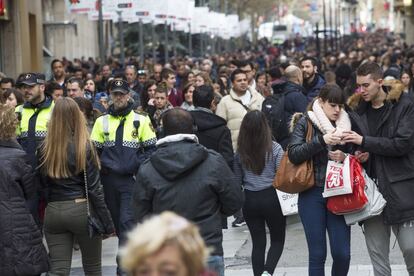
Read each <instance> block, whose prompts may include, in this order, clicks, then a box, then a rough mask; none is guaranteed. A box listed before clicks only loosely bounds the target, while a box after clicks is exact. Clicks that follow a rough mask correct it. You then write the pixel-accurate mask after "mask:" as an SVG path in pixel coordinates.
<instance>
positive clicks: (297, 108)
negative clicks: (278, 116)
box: [269, 81, 308, 149]
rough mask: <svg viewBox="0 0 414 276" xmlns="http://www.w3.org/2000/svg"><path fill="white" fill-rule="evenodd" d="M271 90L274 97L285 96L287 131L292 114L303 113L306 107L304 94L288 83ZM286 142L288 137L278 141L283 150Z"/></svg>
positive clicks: (301, 89) (273, 87)
mask: <svg viewBox="0 0 414 276" xmlns="http://www.w3.org/2000/svg"><path fill="white" fill-rule="evenodd" d="M272 89H273V94H274V95H275V94H281V93H284V94H285V108H284V123H285V125H286V130H288V129H289V127H290V122H291V119H292V116H293V114H295V113H297V112H300V113H303V112H305V111H306V107H307V106H308V100H307V98H306V96H305V94H304V89H303V87H302V86H300V85H299V84H296V83H293V82H290V81H287V82H282V83H277V84H274V85H273V86H272ZM269 97H272V96H269ZM286 132H288V131H286ZM288 142H289V136H288V137H285V138H283V139H281V141H278V143H279V144H280V145H281V146H282V147H283V148H284V149H286V147H287V144H288Z"/></svg>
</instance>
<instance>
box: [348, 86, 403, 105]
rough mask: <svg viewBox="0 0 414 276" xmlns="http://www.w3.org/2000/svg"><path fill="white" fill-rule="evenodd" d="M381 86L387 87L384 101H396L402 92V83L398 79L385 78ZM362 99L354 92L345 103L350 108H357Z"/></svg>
mask: <svg viewBox="0 0 414 276" xmlns="http://www.w3.org/2000/svg"><path fill="white" fill-rule="evenodd" d="M383 86H385V87H386V88H388V90H389V91H388V93H387V98H386V99H385V101H388V102H393V101H394V102H398V101H399V100H400V98H401V95H402V94H403V93H404V85H403V84H402V83H401V82H400V81H399V80H386V81H384V84H383ZM362 101H363V99H362V97H361V94H360V93H355V94H353V95H352V96H350V97H349V98H348V100H347V104H348V106H349V108H351V110H357V109H358V107H359V106H360V105H361V102H362Z"/></svg>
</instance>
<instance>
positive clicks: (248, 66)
mask: <svg viewBox="0 0 414 276" xmlns="http://www.w3.org/2000/svg"><path fill="white" fill-rule="evenodd" d="M239 68H240V69H241V70H243V71H244V72H245V73H246V76H247V82H248V84H249V89H251V90H253V89H254V90H256V80H255V79H254V78H255V77H256V68H255V66H254V64H253V62H250V61H245V62H242V63H241V64H240V67H239ZM256 91H257V90H256Z"/></svg>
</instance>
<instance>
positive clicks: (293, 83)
mask: <svg viewBox="0 0 414 276" xmlns="http://www.w3.org/2000/svg"><path fill="white" fill-rule="evenodd" d="M284 77H285V78H286V81H283V82H280V83H275V84H273V85H272V89H273V95H270V96H268V97H267V98H266V100H265V101H264V102H263V105H262V111H263V112H264V113H265V115H266V118H267V119H268V121H269V125H270V127H271V129H272V134H273V137H274V138H275V139H276V141H277V142H278V143H279V144H280V145H281V146H282V148H283V149H284V150H286V147H287V145H288V143H289V137H290V132H289V127H290V121H291V118H292V116H293V114H295V113H296V112H301V113H303V112H305V111H306V107H307V105H308V100H307V99H306V96H305V95H304V93H303V90H304V89H303V87H302V82H303V79H302V72H301V70H300V68H299V67H297V66H295V65H289V66H288V67H287V68H286V69H285V74H284ZM279 101H280V102H279Z"/></svg>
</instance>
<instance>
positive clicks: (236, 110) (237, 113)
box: [216, 89, 264, 151]
mask: <svg viewBox="0 0 414 276" xmlns="http://www.w3.org/2000/svg"><path fill="white" fill-rule="evenodd" d="M249 91H250V93H251V95H252V98H251V100H250V103H249V104H248V105H247V108H248V109H249V110H262V103H263V101H264V98H263V96H262V95H260V94H259V93H258V92H257V91H256V90H249ZM246 113H247V109H246V108H245V107H244V106H243V105H242V104H241V100H240V98H239V96H237V94H236V92H234V91H233V89H231V90H230V94H229V95H226V96H224V97H223V98H222V99H221V101H220V103H219V104H218V105H217V110H216V115H218V116H220V117H222V118H223V119H224V120H226V121H227V127H228V128H229V129H230V132H231V140H232V144H233V149H234V151H236V150H237V139H238V137H239V131H240V125H241V122H242V120H243V118H244V115H246Z"/></svg>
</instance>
